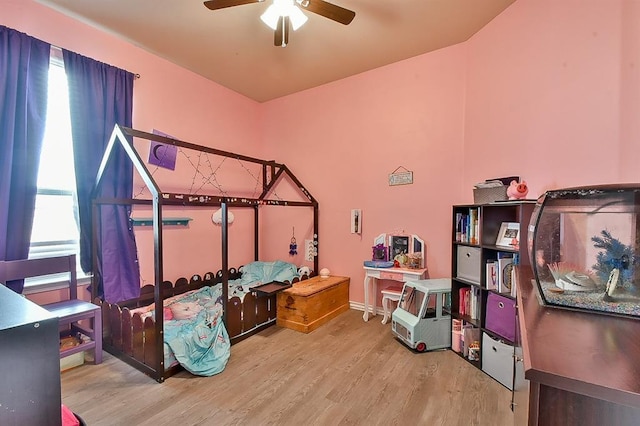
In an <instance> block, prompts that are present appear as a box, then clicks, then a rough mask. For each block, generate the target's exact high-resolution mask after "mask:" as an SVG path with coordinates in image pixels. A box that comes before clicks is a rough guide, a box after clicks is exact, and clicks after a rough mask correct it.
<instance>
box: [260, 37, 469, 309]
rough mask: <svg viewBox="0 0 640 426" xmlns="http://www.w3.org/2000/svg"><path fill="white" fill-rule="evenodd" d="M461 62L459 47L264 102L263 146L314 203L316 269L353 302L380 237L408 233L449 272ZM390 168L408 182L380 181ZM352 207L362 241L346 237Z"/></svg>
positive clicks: (433, 266)
mask: <svg viewBox="0 0 640 426" xmlns="http://www.w3.org/2000/svg"><path fill="white" fill-rule="evenodd" d="M465 57H466V46H464V45H458V46H454V47H451V48H448V49H443V50H440V51H437V52H433V53H431V54H428V55H422V56H419V57H416V58H413V59H410V60H407V61H403V62H399V63H396V64H392V65H389V66H386V67H383V68H379V69H376V70H373V71H370V72H367V73H363V74H360V75H357V76H354V77H351V78H347V79H344V80H341V81H338V82H335V83H332V84H327V85H325V86H322V87H318V88H315V89H311V90H307V91H305V92H301V93H298V94H294V95H290V96H287V97H284V98H280V99H277V100H274V101H271V102H268V103H265V104H264V109H263V110H262V111H261V112H262V113H263V114H264V117H263V121H264V138H265V143H266V144H267V145H269V146H270V147H271V151H272V153H273V156H274V157H275V158H281V159H283V161H284V162H285V163H287V164H288V165H289V167H290V168H291V169H292V170H293V171H294V173H296V175H297V176H298V177H299V178H300V179H301V180H302V182H304V183H305V185H307V188H308V189H309V191H310V192H311V193H312V194H313V195H314V196H315V197H316V198H317V199H318V201H319V203H320V241H319V251H320V267H321V268H322V267H327V268H329V269H330V270H331V271H332V273H334V274H336V275H344V276H348V277H351V287H350V300H352V301H357V302H362V300H363V286H362V281H363V278H364V274H363V269H362V262H363V260H366V259H370V258H371V246H372V245H373V239H374V238H375V237H376V236H377V235H379V234H381V233H396V232H398V233H403V232H404V233H409V234H411V233H413V234H417V235H418V236H420V237H421V238H422V239H424V240H425V242H426V245H427V252H428V256H427V257H428V267H429V269H430V274H431V276H432V277H442V276H448V275H449V274H450V269H451V266H450V263H449V259H450V251H451V249H450V241H451V229H450V226H451V204H452V203H453V202H454V200H460V199H461V198H463V193H464V189H463V188H462V186H461V182H462V178H463V174H462V163H463V151H462V148H463V138H464V99H465V94H464V88H465ZM281 117H287V119H286V120H282V119H281ZM398 167H404V168H406V169H408V170H411V171H413V172H414V183H413V184H412V185H405V186H394V187H390V186H389V185H388V175H389V174H390V173H392V172H393V171H394V170H395V169H396V168H398ZM356 208H357V209H362V228H363V233H362V235H356V234H351V233H350V231H349V220H350V212H351V209H356ZM264 232H267V233H268V232H269V228H266V229H265V231H264ZM276 237H277V236H276V235H274V236H273V238H276Z"/></svg>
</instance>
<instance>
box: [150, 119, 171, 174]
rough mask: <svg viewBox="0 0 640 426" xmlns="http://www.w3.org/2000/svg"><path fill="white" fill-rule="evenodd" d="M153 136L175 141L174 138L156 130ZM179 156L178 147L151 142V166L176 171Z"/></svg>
mask: <svg viewBox="0 0 640 426" xmlns="http://www.w3.org/2000/svg"><path fill="white" fill-rule="evenodd" d="M153 134H154V135H159V136H164V137H166V138H171V139H175V138H174V137H173V136H170V135H167V134H166V133H162V132H160V131H158V130H156V129H153ZM177 155H178V147H177V146H175V145H167V144H164V143H160V142H156V141H151V146H150V147H149V164H153V165H156V166H158V167H163V168H165V169H169V170H175V169H176V157H177Z"/></svg>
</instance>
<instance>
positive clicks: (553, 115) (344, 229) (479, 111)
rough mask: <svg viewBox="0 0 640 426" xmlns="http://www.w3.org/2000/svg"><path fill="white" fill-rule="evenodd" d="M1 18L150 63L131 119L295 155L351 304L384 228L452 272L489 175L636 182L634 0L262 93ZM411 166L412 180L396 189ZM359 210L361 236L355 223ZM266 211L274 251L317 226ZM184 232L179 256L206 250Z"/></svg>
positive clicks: (80, 28) (27, 6) (24, 19)
mask: <svg viewBox="0 0 640 426" xmlns="http://www.w3.org/2000/svg"><path fill="white" fill-rule="evenodd" d="M0 19H2V24H4V25H8V26H11V27H14V28H17V29H19V30H22V31H25V32H28V33H29V34H32V35H34V36H36V37H39V38H42V39H44V40H47V41H50V42H52V43H54V44H57V45H60V46H64V47H67V48H69V49H71V50H74V51H77V52H79V53H83V54H85V55H87V56H91V57H94V58H96V59H99V60H102V61H105V62H108V63H112V64H114V65H116V66H120V67H123V68H126V69H130V70H132V71H134V72H138V73H140V74H142V78H141V79H140V80H138V81H137V82H136V89H135V101H134V103H135V112H134V127H137V128H141V129H143V130H151V129H152V128H157V129H159V130H162V131H164V132H166V133H169V134H172V135H175V136H177V137H179V138H182V139H185V140H188V141H191V142H195V143H201V144H207V145H211V146H214V147H216V148H221V149H227V150H231V151H238V152H241V153H246V154H248V155H252V156H256V157H260V156H265V157H267V158H273V159H275V160H277V161H279V162H283V163H285V164H287V165H288V166H289V167H290V169H291V170H292V171H293V173H294V174H295V175H296V176H297V177H298V178H299V179H300V180H301V181H302V182H303V183H304V184H305V186H306V187H307V189H308V190H309V191H310V192H311V193H312V194H313V195H314V196H315V197H316V198H317V199H318V200H319V203H320V238H319V240H320V259H321V265H320V266H321V267H328V268H329V269H331V270H332V272H333V273H335V274H340V275H346V276H349V277H351V280H352V285H351V294H350V299H351V300H352V301H355V302H361V301H362V300H363V290H362V284H361V283H362V279H363V271H362V266H361V265H362V261H363V260H364V259H368V258H369V257H370V255H371V245H372V240H373V238H374V237H375V236H376V235H378V234H379V233H383V232H387V233H391V232H398V231H405V232H407V233H416V234H418V235H419V236H421V237H422V238H423V239H424V240H425V241H426V243H427V249H428V256H427V257H428V266H429V269H430V275H431V276H432V277H443V276H448V275H449V274H450V256H451V254H450V240H451V231H450V226H451V218H450V215H451V205H452V204H454V203H469V202H472V190H471V188H472V185H473V184H474V183H476V182H478V181H481V180H484V179H486V178H491V177H497V176H507V175H512V174H516V175H520V176H522V177H524V178H525V179H526V180H527V181H528V183H529V185H530V188H531V191H530V197H532V198H535V197H536V196H538V195H540V194H541V193H542V192H544V191H545V190H547V189H550V188H558V187H566V186H574V185H587V184H596V183H613V182H623V181H640V177H639V176H638V167H637V164H638V163H639V160H640V150H639V149H638V148H637V141H638V139H639V137H640V120H638V117H639V116H640V66H639V64H640V58H639V55H640V26H638V24H637V23H638V22H640V3H638V2H637V1H634V0H584V1H577V0H518V1H517V2H515V3H514V4H513V5H512V6H510V7H509V8H508V9H507V10H506V11H505V12H503V13H502V14H501V15H500V16H498V17H497V18H496V19H494V20H493V21H492V22H491V23H489V24H488V25H487V26H486V27H485V28H483V29H482V30H481V31H480V32H478V33H477V34H476V35H475V36H473V37H472V38H471V39H470V40H469V41H467V42H465V43H462V44H459V45H456V46H452V47H449V48H446V49H441V50H439V51H436V52H432V53H429V54H426V55H422V56H419V57H416V58H412V59H409V60H406V61H402V62H399V63H396V64H392V65H389V66H386V67H383V68H379V69H376V70H373V71H370V72H367V73H363V74H360V75H357V76H353V77H350V78H347V79H344V80H341V81H337V82H334V83H331V84H327V85H324V86H321V87H318V88H315V89H311V90H307V91H304V92H301V93H297V94H294V95H290V96H287V97H284V98H280V99H276V100H274V101H271V102H267V103H264V104H256V103H254V102H252V101H250V100H248V99H246V98H244V97H242V96H240V95H237V94H234V93H232V92H230V91H228V90H227V89H225V88H222V87H220V86H219V85H217V84H215V83H211V82H208V81H206V80H204V79H202V78H201V77H199V76H196V75H194V74H192V73H190V72H188V71H185V70H183V69H180V68H178V67H176V66H174V65H171V64H169V63H167V62H166V61H164V60H162V59H160V58H157V57H154V56H152V55H149V54H146V53H145V52H143V51H141V50H139V49H137V48H135V47H132V46H131V45H129V44H127V43H125V42H122V41H120V40H118V39H116V38H114V37H112V36H110V35H107V34H105V33H102V32H100V31H97V30H94V29H91V28H89V27H86V26H85V25H83V24H80V23H78V22H76V21H73V20H71V19H69V18H65V17H63V16H61V15H58V14H56V13H54V12H52V11H51V10H49V9H47V8H44V7H42V6H40V5H38V4H37V3H34V2H33V1H31V0H16V1H9V2H7V1H5V2H4V3H3V10H2V16H1V18H0ZM282 117H287V119H286V120H283V119H282ZM247 123H257V124H255V125H253V126H252V125H249V126H247ZM210 135H211V136H210ZM400 166H402V167H405V168H407V169H409V170H412V171H413V172H414V184H413V185H407V186H400V187H389V186H388V184H387V177H388V174H389V173H391V172H393V171H394V170H395V169H396V168H397V167H400ZM353 208H359V209H362V210H363V218H362V220H363V234H362V236H359V235H353V234H350V233H349V215H350V210H351V209H353ZM262 220H263V223H264V225H265V226H264V227H263V230H264V231H263V232H264V238H263V241H268V243H267V242H265V246H264V247H262V249H263V257H264V258H265V259H283V258H287V255H286V251H287V250H288V242H289V238H290V236H291V235H290V232H291V227H292V226H295V227H296V238H297V240H298V243H299V245H300V243H301V242H302V241H303V240H304V238H309V237H310V236H311V231H310V229H309V227H308V225H307V224H306V223H308V218H302V219H301V218H300V217H298V216H296V215H295V214H291V213H287V214H273V213H265V214H264V217H263V218H262ZM305 220H307V222H305ZM201 222H202V223H203V225H202V226H203V227H205V228H206V231H205V228H203V229H202V230H199V231H198V232H210V231H208V230H209V229H210V228H207V227H206V225H204V223H205V218H203V219H202V221H201ZM239 223H240V222H238V227H237V228H235V230H234V232H237V233H238V234H241V233H243V232H244V231H243V230H242V229H241V226H240V224H239ZM193 226H194V228H195V227H196V225H195V221H194V225H193ZM233 226H236V224H234V225H233ZM180 238H181V239H179V240H176V242H175V244H173V245H172V247H175V250H176V252H178V253H172V256H174V255H175V256H180V255H182V256H186V255H185V253H189V254H190V255H191V254H193V253H196V255H197V250H196V251H191V250H189V251H187V249H186V248H184V247H183V246H181V244H187V243H186V242H185V243H182V241H188V240H189V239H190V237H187V238H183V237H180ZM194 241H195V240H194ZM199 244H200V243H199ZM238 250H239V252H240V251H241V250H242V248H239V249H238ZM144 255H148V253H144V254H143V253H141V257H142V256H144ZM186 257H189V256H186ZM217 259H218V258H217V257H216V258H215V259H214V261H216V262H217ZM184 260H185V261H190V259H184ZM294 260H295V261H296V262H297V263H300V257H298V258H295V259H294Z"/></svg>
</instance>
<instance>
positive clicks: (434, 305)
mask: <svg viewBox="0 0 640 426" xmlns="http://www.w3.org/2000/svg"><path fill="white" fill-rule="evenodd" d="M391 320H392V321H391V331H392V332H393V334H394V335H395V336H396V337H397V338H398V340H400V341H401V342H402V343H404V344H405V345H406V346H408V347H410V348H411V349H415V350H416V351H418V352H426V351H431V350H434V349H443V348H450V347H451V279H450V278H440V279H433V280H418V281H408V282H406V283H405V284H404V286H403V287H402V295H401V296H400V301H399V302H398V307H397V308H396V310H395V311H393V314H392V315H391Z"/></svg>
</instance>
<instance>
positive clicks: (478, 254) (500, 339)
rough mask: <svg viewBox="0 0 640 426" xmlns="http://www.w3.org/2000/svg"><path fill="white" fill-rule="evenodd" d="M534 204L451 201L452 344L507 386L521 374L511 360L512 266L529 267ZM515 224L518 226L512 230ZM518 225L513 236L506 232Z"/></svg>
mask: <svg viewBox="0 0 640 426" xmlns="http://www.w3.org/2000/svg"><path fill="white" fill-rule="evenodd" d="M534 207H535V201H530V200H527V201H506V202H496V203H491V204H465V205H455V206H453V214H452V223H453V226H452V245H451V246H452V251H451V259H452V261H451V276H452V280H451V287H452V288H451V298H452V300H451V304H452V306H451V310H452V312H451V318H452V327H451V328H452V345H451V346H452V350H453V351H454V352H456V353H457V354H458V355H460V357H462V358H464V359H465V360H466V361H467V362H470V363H471V364H473V365H474V366H475V367H477V368H479V369H482V370H483V371H484V372H485V373H487V374H489V375H490V376H491V377H493V378H494V379H496V380H498V381H499V382H500V383H502V384H503V385H504V386H506V387H507V388H509V389H513V385H514V380H519V377H518V373H517V372H516V374H515V375H514V365H513V355H514V343H515V330H516V313H515V305H516V291H515V285H513V284H514V280H515V274H512V273H511V270H512V269H513V268H512V266H513V265H515V264H518V265H521V266H522V267H530V262H529V255H528V253H527V250H526V248H527V237H528V227H529V219H530V217H531V213H532V212H533V208H534ZM503 224H509V225H503ZM513 224H519V227H518V226H515V230H514V225H513ZM509 229H510V231H506V230H509ZM516 231H517V241H516V240H513V239H508V238H506V237H505V232H506V233H507V235H512V234H513V233H515V232H516ZM499 237H500V238H499ZM496 242H499V243H500V244H501V245H496ZM508 265H510V266H508ZM469 347H471V351H469ZM514 377H515V378H514Z"/></svg>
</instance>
